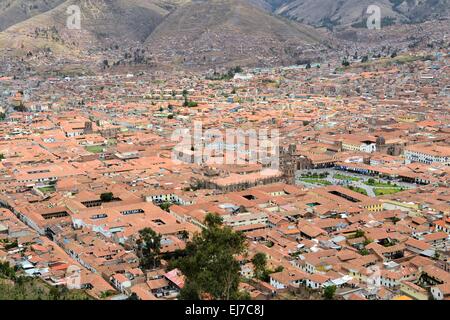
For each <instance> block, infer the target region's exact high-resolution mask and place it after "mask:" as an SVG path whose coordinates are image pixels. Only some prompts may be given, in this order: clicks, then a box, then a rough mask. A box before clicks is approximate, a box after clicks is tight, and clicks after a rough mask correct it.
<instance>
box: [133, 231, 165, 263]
mask: <svg viewBox="0 0 450 320" xmlns="http://www.w3.org/2000/svg"><path fill="white" fill-rule="evenodd" d="M136 244H137V255H138V257H139V259H140V264H141V266H142V267H143V268H144V269H151V268H156V267H157V265H158V264H159V254H160V252H161V235H160V234H158V233H156V232H155V231H154V230H152V229H150V228H144V229H142V230H140V231H139V239H138V240H137V241H136Z"/></svg>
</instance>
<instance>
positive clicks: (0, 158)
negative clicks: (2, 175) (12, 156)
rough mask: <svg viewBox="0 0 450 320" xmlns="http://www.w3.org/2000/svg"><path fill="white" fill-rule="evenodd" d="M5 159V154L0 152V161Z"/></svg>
mask: <svg viewBox="0 0 450 320" xmlns="http://www.w3.org/2000/svg"><path fill="white" fill-rule="evenodd" d="M3 159H5V156H4V155H3V153H0V161H1V160H3Z"/></svg>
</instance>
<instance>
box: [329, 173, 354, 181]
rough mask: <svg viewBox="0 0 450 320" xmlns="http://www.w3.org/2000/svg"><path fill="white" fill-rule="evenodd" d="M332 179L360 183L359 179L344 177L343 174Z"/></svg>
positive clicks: (337, 174)
mask: <svg viewBox="0 0 450 320" xmlns="http://www.w3.org/2000/svg"><path fill="white" fill-rule="evenodd" d="M333 178H334V179H337V180H349V181H360V180H361V179H360V178H356V177H352V176H347V175H345V174H339V173H336V174H335V175H334V176H333Z"/></svg>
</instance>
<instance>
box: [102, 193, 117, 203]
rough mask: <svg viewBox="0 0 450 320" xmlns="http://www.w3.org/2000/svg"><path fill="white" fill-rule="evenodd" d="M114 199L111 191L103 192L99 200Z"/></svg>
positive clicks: (108, 200)
mask: <svg viewBox="0 0 450 320" xmlns="http://www.w3.org/2000/svg"><path fill="white" fill-rule="evenodd" d="M113 199H114V195H113V193H112V192H105V193H102V194H101V195H100V200H102V201H103V202H111V201H112V200H113Z"/></svg>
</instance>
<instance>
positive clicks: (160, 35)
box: [146, 0, 326, 66]
mask: <svg viewBox="0 0 450 320" xmlns="http://www.w3.org/2000/svg"><path fill="white" fill-rule="evenodd" d="M324 39H326V36H325V35H323V34H321V33H319V32H318V31H316V30H314V29H313V28H311V27H308V26H305V25H301V24H299V23H296V22H293V21H289V20H287V19H283V18H281V17H279V16H276V15H274V14H272V13H271V12H270V11H268V10H266V8H264V6H262V4H261V3H258V2H257V1H254V0H252V1H242V0H241V1H239V0H194V1H189V2H187V3H185V4H184V5H181V6H180V7H179V8H178V9H177V10H175V11H174V12H173V13H171V14H170V15H168V16H167V18H166V19H165V20H164V21H163V22H162V23H161V24H160V25H159V26H158V27H157V28H156V30H155V31H154V32H153V33H152V34H151V35H150V37H149V38H148V39H147V41H146V44H147V46H148V48H149V50H150V51H151V52H152V53H153V54H154V55H155V56H156V58H157V59H159V61H160V62H161V63H174V64H176V65H183V66H197V65H200V66H201V65H203V66H216V65H227V64H230V63H232V64H234V65H238V64H240V65H264V64H278V63H288V62H293V61H295V59H297V58H299V57H300V56H302V55H305V54H307V53H308V52H309V53H312V54H315V55H319V54H320V53H319V50H318V49H320V48H324V43H325V42H326V41H325V40H324Z"/></svg>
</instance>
